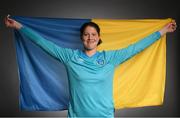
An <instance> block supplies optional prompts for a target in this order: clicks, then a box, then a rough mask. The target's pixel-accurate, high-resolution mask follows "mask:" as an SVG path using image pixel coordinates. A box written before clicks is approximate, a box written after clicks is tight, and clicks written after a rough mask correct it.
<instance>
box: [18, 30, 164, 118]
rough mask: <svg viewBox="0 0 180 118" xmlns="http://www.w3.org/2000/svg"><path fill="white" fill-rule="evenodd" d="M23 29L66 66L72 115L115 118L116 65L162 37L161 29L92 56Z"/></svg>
mask: <svg viewBox="0 0 180 118" xmlns="http://www.w3.org/2000/svg"><path fill="white" fill-rule="evenodd" d="M20 32H22V33H23V34H25V35H26V36H28V37H29V38H30V39H31V40H32V41H33V42H34V43H36V44H37V45H38V46H40V47H41V48H42V49H43V50H45V51H46V52H47V53H49V54H50V55H51V56H53V57H54V58H56V59H58V60H59V61H60V62H61V63H63V64H64V65H65V67H66V70H67V75H68V81H69V93H70V96H69V97H70V101H69V108H68V117H108V118H109V117H114V101H113V75H114V70H115V68H116V67H117V66H118V65H120V64H121V63H123V62H124V61H126V60H128V59H129V58H131V57H133V56H134V55H136V54H137V53H139V52H141V51H142V50H144V49H145V48H146V47H148V46H150V45H151V44H152V43H154V42H155V41H156V40H158V39H159V38H160V37H161V35H160V32H158V31H157V32H154V33H152V34H150V35H149V36H147V37H145V38H143V39H141V40H139V41H138V42H136V43H134V44H131V45H129V46H127V47H125V48H122V49H119V50H110V51H101V52H99V51H97V52H96V53H95V54H94V55H92V56H91V57H89V56H88V55H86V54H85V53H84V52H83V51H81V50H78V49H77V50H73V49H68V48H62V47H59V46H57V45H56V44H54V43H52V42H50V41H48V40H46V39H44V38H43V37H41V36H40V35H38V34H37V33H36V32H34V31H33V30H31V29H29V28H27V27H22V28H21V29H20Z"/></svg>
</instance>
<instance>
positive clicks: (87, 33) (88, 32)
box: [81, 26, 100, 50]
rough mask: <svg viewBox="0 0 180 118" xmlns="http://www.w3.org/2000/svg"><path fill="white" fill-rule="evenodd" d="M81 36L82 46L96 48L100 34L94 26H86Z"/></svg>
mask: <svg viewBox="0 0 180 118" xmlns="http://www.w3.org/2000/svg"><path fill="white" fill-rule="evenodd" d="M81 38H82V41H83V45H84V48H85V49H86V50H93V49H96V48H97V45H98V42H99V39H100V36H99V34H98V32H97V31H96V29H95V28H94V27H92V26H87V27H86V28H85V30H84V32H83V35H82V37H81Z"/></svg>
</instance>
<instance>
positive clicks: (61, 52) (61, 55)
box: [5, 16, 73, 63]
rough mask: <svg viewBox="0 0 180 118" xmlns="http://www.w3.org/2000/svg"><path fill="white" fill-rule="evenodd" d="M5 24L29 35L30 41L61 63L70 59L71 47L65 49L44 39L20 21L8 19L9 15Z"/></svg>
mask: <svg viewBox="0 0 180 118" xmlns="http://www.w3.org/2000/svg"><path fill="white" fill-rule="evenodd" d="M5 24H6V26H7V27H10V28H14V29H17V30H19V31H20V32H22V33H23V34H24V35H26V36H27V37H29V39H30V40H31V41H33V42H34V43H36V44H37V45H38V46H40V47H41V48H42V49H44V50H45V51H46V52H47V53H49V54H50V55H51V56H53V57H55V58H57V59H59V60H60V61H61V62H62V63H66V62H67V61H68V60H69V59H70V57H71V55H72V54H73V50H72V49H67V48H62V47H59V46H57V45H56V44H54V43H53V42H50V41H48V40H46V39H44V38H43V37H42V36H40V35H39V34H38V33H36V32H34V31H33V30H31V29H30V28H27V27H24V26H23V25H22V24H21V23H19V22H17V21H15V20H13V19H10V18H9V16H7V17H6V18H5Z"/></svg>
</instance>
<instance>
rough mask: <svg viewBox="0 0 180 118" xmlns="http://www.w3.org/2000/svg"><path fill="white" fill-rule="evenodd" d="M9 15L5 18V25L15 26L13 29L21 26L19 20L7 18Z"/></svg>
mask: <svg viewBox="0 0 180 118" xmlns="http://www.w3.org/2000/svg"><path fill="white" fill-rule="evenodd" d="M9 16H10V15H8V16H7V17H6V18H5V19H4V22H5V25H6V27H10V28H15V29H17V30H18V29H20V28H21V27H22V24H20V23H19V22H17V21H15V20H13V19H11V18H9Z"/></svg>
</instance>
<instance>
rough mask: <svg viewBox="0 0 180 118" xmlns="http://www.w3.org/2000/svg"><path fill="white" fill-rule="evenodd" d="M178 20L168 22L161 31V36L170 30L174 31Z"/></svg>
mask: <svg viewBox="0 0 180 118" xmlns="http://www.w3.org/2000/svg"><path fill="white" fill-rule="evenodd" d="M176 27H177V25H176V22H175V21H174V20H173V21H172V22H170V23H168V24H166V25H165V26H164V27H163V28H162V29H161V30H159V32H160V33H161V36H162V35H164V34H166V33H169V32H174V31H175V30H176Z"/></svg>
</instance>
